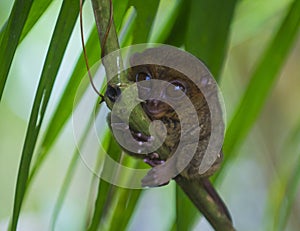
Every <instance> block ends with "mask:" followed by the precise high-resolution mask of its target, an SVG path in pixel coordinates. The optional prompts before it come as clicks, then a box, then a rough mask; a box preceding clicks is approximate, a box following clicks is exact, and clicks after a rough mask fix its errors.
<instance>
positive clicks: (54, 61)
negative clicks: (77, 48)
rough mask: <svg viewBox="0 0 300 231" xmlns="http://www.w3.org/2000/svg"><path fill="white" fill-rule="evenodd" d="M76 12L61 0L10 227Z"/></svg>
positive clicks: (22, 157) (19, 204)
mask: <svg viewBox="0 0 300 231" xmlns="http://www.w3.org/2000/svg"><path fill="white" fill-rule="evenodd" d="M78 12H79V6H77V5H74V4H73V2H72V1H71V0H66V1H64V2H63V4H62V7H61V11H60V14H59V16H58V19H57V23H56V26H55V30H54V33H53V36H52V39H51V43H50V46H49V49H48V53H47V57H46V60H45V63H44V67H43V71H42V74H41V78H40V82H39V86H38V89H37V93H36V96H35V99H34V104H33V108H32V111H31V115H30V120H29V125H28V128H27V132H26V137H25V142H24V146H23V150H22V156H21V161H20V166H19V171H18V177H17V184H16V189H15V199H14V206H13V215H12V223H11V230H16V228H17V222H18V217H19V214H20V210H21V205H22V202H23V199H24V196H25V191H26V186H27V181H28V175H29V169H30V164H31V159H32V155H33V151H34V148H35V145H36V141H37V137H38V134H39V131H40V128H41V124H42V121H43V117H44V115H45V111H46V108H47V104H48V101H49V98H50V95H51V91H52V88H53V84H54V81H55V77H56V75H57V72H58V69H59V66H60V64H61V61H62V58H63V55H64V51H65V49H66V46H67V43H68V41H69V38H70V36H71V33H72V31H73V27H74V24H75V22H76V19H77V16H78Z"/></svg>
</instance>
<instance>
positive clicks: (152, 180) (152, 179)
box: [142, 153, 169, 187]
mask: <svg viewBox="0 0 300 231" xmlns="http://www.w3.org/2000/svg"><path fill="white" fill-rule="evenodd" d="M144 162H145V163H147V164H149V165H150V166H151V167H153V169H155V170H154V171H153V169H151V170H150V171H149V172H148V174H147V175H146V176H145V177H144V178H143V180H142V186H143V187H156V186H164V185H167V184H169V180H167V181H166V182H163V183H161V182H162V181H165V180H163V179H161V178H162V177H159V176H158V175H157V173H158V172H157V170H156V167H158V166H162V165H163V164H164V163H165V161H164V160H161V159H159V155H158V154H157V153H151V154H150V155H148V156H147V158H145V159H144Z"/></svg>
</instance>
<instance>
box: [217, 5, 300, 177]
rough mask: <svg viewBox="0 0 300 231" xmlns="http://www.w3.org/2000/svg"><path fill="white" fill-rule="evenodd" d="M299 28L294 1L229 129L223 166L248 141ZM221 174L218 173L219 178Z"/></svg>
mask: <svg viewBox="0 0 300 231" xmlns="http://www.w3.org/2000/svg"><path fill="white" fill-rule="evenodd" d="M299 25H300V1H297V0H295V1H294V2H293V3H292V4H291V6H290V10H289V11H288V13H287V14H286V17H285V18H284V20H283V22H282V23H281V25H280V28H279V30H278V31H277V33H276V35H275V36H274V38H273V40H272V41H271V42H270V43H269V46H268V48H267V49H266V50H265V53H264V55H263V56H262V57H261V60H260V62H259V63H258V65H257V68H256V69H255V71H254V73H253V74H252V76H251V80H250V82H249V84H248V87H247V89H246V91H245V93H244V95H243V97H242V99H241V101H240V103H239V106H238V107H237V109H236V112H235V113H234V116H233V118H232V119H231V122H230V124H229V126H228V129H227V132H226V135H225V140H224V153H226V155H224V163H223V167H224V168H226V167H225V166H226V165H228V164H229V163H230V162H231V161H232V160H233V159H234V158H235V157H236V156H237V152H236V151H237V149H238V147H239V146H240V145H241V143H242V142H243V140H244V139H245V138H246V136H247V134H248V132H249V131H250V129H251V127H252V125H253V124H254V122H255V120H256V118H257V117H258V115H259V113H260V111H261V110H262V106H263V104H264V102H265V100H266V98H267V96H268V93H269V92H270V90H271V88H272V86H273V84H274V82H275V81H276V79H277V76H278V73H279V71H280V69H281V68H282V66H283V64H284V61H285V60H286V58H287V56H288V53H289V51H290V49H291V47H292V45H293V42H294V40H295V38H296V36H297V32H298V31H299ZM220 174H222V173H221V172H218V173H217V174H216V178H218V177H219V175H220Z"/></svg>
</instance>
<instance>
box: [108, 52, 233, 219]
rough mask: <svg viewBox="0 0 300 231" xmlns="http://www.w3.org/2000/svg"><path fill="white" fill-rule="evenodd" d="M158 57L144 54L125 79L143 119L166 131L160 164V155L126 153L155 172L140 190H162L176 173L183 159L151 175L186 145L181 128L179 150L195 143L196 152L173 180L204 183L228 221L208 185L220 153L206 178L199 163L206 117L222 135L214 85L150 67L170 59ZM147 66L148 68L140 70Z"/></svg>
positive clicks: (135, 134) (208, 124) (137, 135)
mask: <svg viewBox="0 0 300 231" xmlns="http://www.w3.org/2000/svg"><path fill="white" fill-rule="evenodd" d="M163 56H164V55H159V54H157V50H155V48H154V49H148V50H146V51H144V52H143V53H137V54H135V55H133V56H132V57H131V60H130V62H131V65H132V67H131V68H130V70H129V71H128V73H127V74H128V79H129V80H130V81H132V82H136V83H137V88H138V94H139V97H140V98H141V99H142V100H141V105H142V108H143V110H144V111H145V113H146V114H147V116H148V117H149V118H150V120H152V121H154V120H160V121H161V122H162V123H163V124H164V126H165V128H166V137H165V140H164V145H165V146H166V147H167V148H168V150H169V155H168V156H167V157H164V158H162V157H161V156H160V153H159V152H155V151H154V152H151V153H148V154H139V153H133V152H130V151H128V150H127V152H128V153H129V154H131V155H134V156H136V157H139V158H143V159H144V161H145V162H146V163H148V164H149V165H151V166H152V167H154V168H153V169H154V170H152V171H150V172H149V174H148V175H147V176H146V177H145V178H144V179H143V182H142V183H143V185H144V186H152V187H153V186H160V185H164V184H167V183H168V180H170V179H168V178H167V179H166V178H164V174H165V173H166V171H173V170H174V172H176V168H178V166H179V165H180V164H181V161H182V160H184V158H185V156H184V155H182V154H181V155H179V156H178V157H177V158H175V161H174V162H173V165H171V166H169V167H168V168H169V169H167V170H166V171H161V172H160V171H156V170H155V169H158V168H157V166H160V165H163V164H164V163H165V161H167V160H168V159H169V158H171V157H172V155H173V154H174V152H175V151H176V150H177V148H178V144H179V142H180V139H185V137H188V136H185V134H182V127H183V125H184V126H185V127H188V128H190V129H188V131H187V133H189V134H190V136H189V137H188V138H186V140H184V141H183V143H184V145H183V146H184V148H185V147H188V145H189V144H190V143H196V144H197V147H196V149H195V152H193V153H192V156H191V158H190V159H189V162H188V163H187V164H186V165H185V166H184V168H183V169H182V171H180V172H178V174H180V175H181V176H182V177H184V178H186V179H188V180H190V181H201V182H203V185H204V186H205V187H206V188H207V190H208V191H209V194H210V195H211V196H212V198H213V199H214V200H216V201H217V203H218V204H219V206H220V209H221V210H222V211H223V212H224V213H226V215H227V216H228V217H229V218H230V215H229V213H228V211H227V208H226V206H225V205H224V203H223V202H222V200H221V199H220V198H219V196H218V194H217V193H216V191H215V190H214V188H213V187H212V186H211V184H210V182H209V181H208V179H207V178H208V177H209V176H211V175H212V174H213V173H214V172H215V171H216V170H217V169H218V168H219V166H220V163H221V161H222V157H223V154H222V151H221V149H220V150H218V153H217V154H216V156H215V158H214V161H213V162H212V163H211V166H210V167H209V168H208V169H207V170H206V171H205V172H201V171H200V170H201V169H200V166H201V162H202V161H203V157H204V154H205V151H206V150H207V147H208V143H209V140H210V138H211V133H212V131H211V113H212V112H211V111H213V113H217V114H219V115H218V116H217V120H219V121H217V123H218V126H219V128H218V129H219V131H221V133H222V135H223V130H224V125H223V121H222V115H221V114H222V113H221V107H220V104H219V101H218V96H217V89H216V85H215V84H212V83H211V82H210V78H209V77H208V75H207V73H205V72H204V74H201V73H198V74H199V78H198V79H197V78H196V79H190V78H188V77H187V76H186V75H184V74H183V73H181V72H180V71H177V70H176V69H174V68H171V67H167V66H165V65H159V64H153V62H152V61H153V59H156V61H157V59H161V60H165V59H166V58H170V54H166V55H165V56H166V57H163ZM176 58H177V57H175V59H176ZM179 61H180V58H179ZM147 62H148V63H150V64H141V63H147ZM176 62H177V61H176ZM180 62H181V65H192V64H188V63H187V64H184V63H182V62H184V60H181V61H180ZM196 71H197V70H196ZM151 80H162V81H164V82H165V83H166V84H161V85H160V84H159V83H158V84H156V82H155V81H152V82H151ZM196 81H198V83H199V84H202V86H203V87H204V88H205V89H206V90H207V92H208V94H206V97H204V95H203V93H202V92H201V90H200V89H199V87H198V84H196V83H195V82H196ZM153 82H154V83H153ZM115 93H116V92H115V91H111V90H109V89H108V90H107V92H106V95H107V97H109V98H111V99H113V100H115ZM184 97H187V98H188V99H189V100H190V101H191V103H192V104H193V107H194V109H195V112H196V113H190V111H189V110H188V108H187V107H190V105H187V104H186V103H184V100H183V98H184ZM207 97H208V98H210V99H209V100H211V99H212V100H213V101H214V104H213V106H211V107H209V105H208V103H207ZM143 98H145V100H143ZM166 102H171V104H172V103H173V105H172V106H171V105H170V104H168V103H166ZM174 105H175V106H174ZM175 107H176V108H175ZM177 111H181V112H182V114H183V117H184V118H185V120H182V118H183V117H182V115H181V118H179V115H178V113H177ZM183 123H185V124H183ZM127 128H128V129H130V132H131V134H132V136H133V137H134V139H136V140H137V141H139V142H140V144H141V145H143V144H144V143H145V144H146V142H147V145H149V142H148V141H149V140H150V137H148V136H146V135H144V134H143V133H142V132H140V131H135V130H133V129H131V128H130V127H127ZM127 128H126V129H127ZM124 129H125V127H124ZM194 133H195V134H196V133H197V136H195V137H197V140H195V139H194V140H193V138H191V137H193V134H194ZM191 134H192V136H191ZM183 152H184V153H186V152H189V149H188V148H187V149H186V150H184V151H183ZM187 156H188V157H189V153H187ZM172 168H174V169H172ZM161 169H163V168H161Z"/></svg>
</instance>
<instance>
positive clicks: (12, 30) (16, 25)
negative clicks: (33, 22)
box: [0, 0, 33, 101]
mask: <svg viewBox="0 0 300 231" xmlns="http://www.w3.org/2000/svg"><path fill="white" fill-rule="evenodd" d="M32 3H33V0H28V1H22V0H16V1H15V3H14V5H13V9H12V11H11V14H10V16H9V19H8V21H7V23H6V24H5V26H6V28H4V29H3V30H2V31H3V36H2V38H1V39H0V41H1V43H0V60H1V62H0V101H1V98H2V95H3V91H4V87H5V83H6V80H7V76H8V73H9V70H10V66H11V63H12V60H13V57H14V54H15V52H16V49H17V46H18V43H19V40H20V37H21V33H22V31H23V27H24V24H25V22H26V20H27V17H28V14H29V11H30V8H31V6H32ZM2 31H1V32H2Z"/></svg>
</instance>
